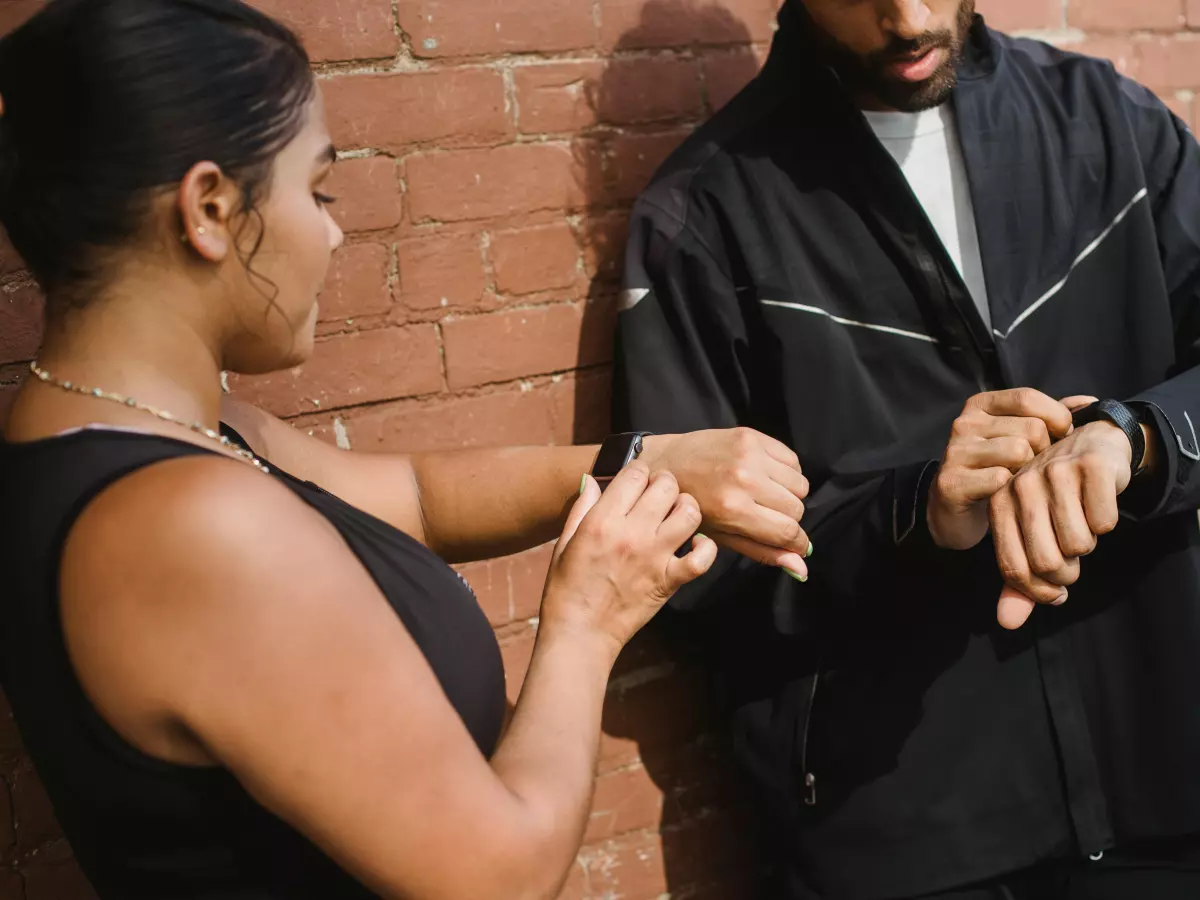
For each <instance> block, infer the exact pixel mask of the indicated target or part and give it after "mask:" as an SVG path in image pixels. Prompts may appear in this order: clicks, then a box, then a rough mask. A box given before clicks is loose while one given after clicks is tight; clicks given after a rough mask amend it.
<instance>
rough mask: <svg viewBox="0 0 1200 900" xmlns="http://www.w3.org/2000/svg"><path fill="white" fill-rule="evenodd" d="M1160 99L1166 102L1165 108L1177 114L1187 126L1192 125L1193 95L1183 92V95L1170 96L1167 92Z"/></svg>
mask: <svg viewBox="0 0 1200 900" xmlns="http://www.w3.org/2000/svg"><path fill="white" fill-rule="evenodd" d="M1162 101H1163V103H1165V104H1166V106H1167V108H1168V109H1169V110H1171V112H1173V113H1175V115H1177V116H1179V118H1180V119H1182V120H1183V121H1184V122H1186V123H1187V124H1188V125H1189V126H1191V125H1192V123H1193V120H1194V119H1193V114H1194V109H1195V98H1194V97H1192V96H1190V95H1188V94H1184V95H1183V96H1179V95H1174V96H1172V95H1169V94H1168V95H1164V96H1163V98H1162Z"/></svg>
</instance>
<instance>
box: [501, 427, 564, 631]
mask: <svg viewBox="0 0 1200 900" xmlns="http://www.w3.org/2000/svg"><path fill="white" fill-rule="evenodd" d="M529 443H532V442H529ZM553 555H554V544H553V543H550V544H546V545H545V546H542V547H536V548H534V549H533V550H527V551H526V552H524V553H518V554H517V555H516V556H510V557H508V559H507V563H508V581H509V585H510V587H511V588H512V615H513V620H514V621H517V622H523V621H525V620H526V619H532V618H534V617H535V616H537V615H538V614H539V612H540V610H541V606H542V591H543V589H544V588H545V587H546V574H547V572H548V571H549V569H550V559H551V557H552V556H553Z"/></svg>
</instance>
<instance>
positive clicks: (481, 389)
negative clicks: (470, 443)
mask: <svg viewBox="0 0 1200 900" xmlns="http://www.w3.org/2000/svg"><path fill="white" fill-rule="evenodd" d="M611 367H612V364H611V363H607V362H604V363H595V364H593V365H589V366H581V367H578V368H574V369H559V370H557V371H554V372H543V373H540V374H537V375H522V376H520V377H518V378H510V379H509V380H508V381H489V382H485V383H484V384H476V385H471V386H470V387H464V388H457V389H454V388H449V387H448V388H446V389H445V390H442V391H437V392H430V393H426V394H410V395H408V396H405V397H388V398H386V399H383V400H367V401H364V402H362V403H349V404H345V405H340V406H330V407H327V408H325V409H320V410H314V411H313V412H298V413H292V414H290V415H284V416H280V418H281V419H283V420H284V421H288V422H290V421H293V420H295V419H302V418H305V417H307V416H321V415H330V414H332V415H341V414H342V413H347V412H362V411H364V410H365V411H370V410H373V409H378V408H380V407H384V406H388V405H390V404H394V403H416V404H424V405H428V406H433V405H436V404H438V403H439V402H453V401H455V400H478V399H482V398H486V397H493V396H496V395H499V394H503V393H506V392H507V390H506V389H511V388H514V387H515V388H516V389H517V391H516V392H518V393H519V392H520V387H521V384H522V383H523V382H527V381H530V380H531V379H543V378H544V379H547V382H546V383H545V384H537V385H535V386H534V389H535V390H536V389H537V388H539V387H548V386H550V385H553V384H556V383H559V382H555V381H553V379H555V378H558V379H564V378H566V376H568V375H577V376H578V375H600V374H604V372H605V371H606V370H608V369H610V368H611ZM235 392H236V390H235ZM351 421H352V420H351Z"/></svg>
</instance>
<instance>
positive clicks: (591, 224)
mask: <svg viewBox="0 0 1200 900" xmlns="http://www.w3.org/2000/svg"><path fill="white" fill-rule="evenodd" d="M752 41H753V39H752V36H751V34H750V31H749V30H748V28H747V27H746V25H744V24H743V23H742V22H741V21H740V20H739V19H737V18H736V17H735V16H734V15H733V14H731V13H730V12H729V10H727V9H726V8H724V7H723V6H719V5H716V4H715V3H702V2H692V0H650V2H647V3H646V4H645V6H644V7H642V9H641V15H640V20H639V21H638V22H637V24H636V25H635V26H634V27H632V28H630V29H629V30H627V31H625V32H624V33H622V34H621V36H620V38H619V39H618V40H617V41H616V43H615V46H614V52H613V56H612V58H611V59H610V60H608V61H607V63H606V64H605V66H604V68H603V70H602V71H601V72H600V73H599V74H598V75H597V76H596V77H595V78H593V79H590V80H589V81H588V82H586V83H585V84H584V85H582V86H581V89H582V90H584V91H585V92H586V100H587V106H588V109H589V112H590V119H591V125H590V127H588V128H587V129H586V130H584V131H583V132H582V133H581V135H580V136H579V137H578V138H577V139H576V141H575V146H574V155H575V162H576V172H577V177H578V179H579V181H580V183H581V185H582V187H583V190H584V193H585V195H586V197H587V202H588V212H587V214H586V215H585V216H584V217H583V219H582V221H581V222H580V228H581V231H582V236H583V246H584V248H585V253H586V258H587V265H588V270H589V271H588V274H589V275H590V276H591V278H592V288H591V292H590V295H589V304H588V310H587V313H586V315H585V319H584V340H589V341H590V340H603V341H607V342H611V340H612V335H613V329H614V325H615V320H616V308H617V295H618V293H619V289H620V279H621V271H622V264H623V256H624V243H625V238H626V231H627V223H628V216H629V207H630V205H631V204H632V202H633V201H634V200H635V199H636V197H637V194H638V193H639V192H640V191H641V190H642V189H643V188H644V187H645V186H646V184H647V183H648V182H649V180H650V178H651V177H652V175H653V173H654V171H655V170H656V169H657V168H658V166H659V165H660V164H661V163H662V161H663V160H665V158H666V157H667V156H668V155H669V154H670V152H671V151H672V150H673V149H674V148H675V147H677V146H678V145H679V143H680V142H681V141H682V140H683V139H684V138H685V137H686V136H687V134H689V133H690V132H691V130H692V129H693V128H695V127H696V126H697V125H698V124H700V123H701V122H702V121H704V120H705V119H707V118H708V117H709V116H710V115H711V114H712V113H713V112H714V111H715V110H716V109H719V108H720V107H721V106H723V105H724V104H725V102H727V101H728V100H729V99H730V98H731V97H732V96H733V95H734V94H735V93H736V91H737V90H738V89H740V87H741V86H743V85H744V84H746V83H747V82H748V81H750V79H751V78H753V76H754V75H755V73H756V72H757V70H758V64H759V60H758V58H757V57H756V55H755V52H754V49H753V47H752ZM610 375H611V373H610V371H609V370H608V369H607V368H602V369H597V370H594V371H592V372H590V373H588V374H587V375H583V374H582V373H581V376H580V378H579V379H578V381H577V387H576V409H577V410H580V411H588V410H594V409H596V408H597V406H598V405H600V404H603V406H604V407H605V408H606V407H607V406H608V404H609V397H610ZM598 418H599V419H600V420H601V422H602V424H607V412H605V414H604V416H601V417H597V416H596V415H588V416H579V417H577V424H576V434H575V438H576V440H577V441H578V442H584V441H588V440H594V439H595V438H596V437H597V436H598V435H597V434H596V433H595V432H596V429H597V419H598ZM601 433H602V432H601ZM709 698H710V691H709V690H708V689H707V685H706V677H705V671H704V667H703V665H702V664H701V662H700V654H699V653H698V652H697V648H696V647H695V646H693V645H692V644H691V643H690V641H689V639H688V638H687V637H686V636H684V635H682V634H680V633H679V631H678V630H677V629H676V628H673V627H672V628H669V627H667V626H666V625H665V624H664V623H663V622H661V621H659V622H656V623H653V624H652V625H651V627H650V628H648V629H647V630H646V631H645V632H643V634H641V635H639V636H638V638H636V639H635V641H634V642H633V643H632V644H631V645H630V646H629V647H628V648H627V649H626V651H625V652H624V653H623V654H622V657H621V660H620V661H619V662H618V667H617V670H616V672H615V673H614V677H613V682H612V687H611V688H610V691H609V697H608V702H607V703H606V706H605V715H604V734H605V737H604V745H603V750H602V753H601V762H600V777H599V779H598V781H597V790H596V802H595V813H594V814H593V817H592V821H591V828H590V829H589V832H588V837H587V846H586V847H585V849H584V852H583V854H582V857H581V859H582V860H583V862H584V868H585V871H586V887H584V888H583V893H582V895H583V896H588V897H599V896H608V895H609V893H610V892H615V893H617V894H620V895H622V896H627V897H630V898H638V900H641V898H643V897H647V898H648V897H654V896H658V895H659V894H660V893H661V892H662V891H663V889H664V884H663V882H664V880H665V890H666V891H669V892H670V895H671V897H672V898H675V900H747V898H749V897H751V896H752V895H753V894H754V893H755V889H754V887H753V884H754V883H755V881H756V873H757V871H758V869H759V867H758V865H757V863H756V860H755V854H754V852H753V848H752V846H751V845H752V841H751V840H750V838H749V837H748V835H749V833H750V832H751V827H750V823H749V822H748V818H747V816H746V812H745V810H744V809H743V807H742V803H741V801H740V796H741V794H742V792H741V791H740V790H739V788H738V783H737V779H736V776H735V775H734V772H733V768H732V765H731V762H730V753H729V748H728V745H727V740H726V739H725V737H724V736H723V735H722V730H721V728H720V722H719V718H718V716H717V714H716V711H715V708H714V706H713V704H712V702H711V701H710V699H709ZM648 782H649V783H648ZM659 794H661V811H660V810H658V809H656V808H654V805H653V804H654V803H656V802H657V800H654V801H652V800H651V799H650V798H657V796H658V795H659ZM660 854H661V856H660ZM660 859H661V870H660V869H659V865H660V863H659V860H660ZM565 896H574V895H573V894H572V893H570V892H568V894H567V895H565Z"/></svg>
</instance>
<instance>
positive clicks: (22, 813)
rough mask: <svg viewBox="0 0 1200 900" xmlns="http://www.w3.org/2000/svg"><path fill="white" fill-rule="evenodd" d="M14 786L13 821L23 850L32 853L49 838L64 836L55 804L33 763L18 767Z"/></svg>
mask: <svg viewBox="0 0 1200 900" xmlns="http://www.w3.org/2000/svg"><path fill="white" fill-rule="evenodd" d="M10 786H11V789H12V806H13V822H14V824H15V825H16V836H17V848H18V849H19V850H20V852H22V853H29V852H30V851H32V850H35V849H37V848H38V847H40V846H41V845H42V844H45V843H46V842H48V841H53V840H56V839H57V838H60V837H62V829H60V828H59V826H58V822H57V821H56V820H55V818H54V807H53V806H51V804H50V798H49V797H48V796H46V789H45V788H44V787H43V786H42V780H41V779H40V778H38V776H37V772H35V771H34V770H33V767H32V766H22V767H21V768H19V769H17V771H16V772H15V773H14V774H13V779H12V783H11V785H10Z"/></svg>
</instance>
